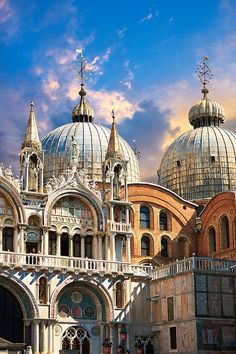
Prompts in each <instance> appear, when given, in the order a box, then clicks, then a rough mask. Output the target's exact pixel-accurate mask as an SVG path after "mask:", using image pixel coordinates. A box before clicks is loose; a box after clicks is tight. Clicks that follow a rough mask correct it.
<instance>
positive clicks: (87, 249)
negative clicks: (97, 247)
mask: <svg viewBox="0 0 236 354" xmlns="http://www.w3.org/2000/svg"><path fill="white" fill-rule="evenodd" d="M92 243H93V238H92V236H86V237H85V257H87V258H92V257H93V256H92Z"/></svg>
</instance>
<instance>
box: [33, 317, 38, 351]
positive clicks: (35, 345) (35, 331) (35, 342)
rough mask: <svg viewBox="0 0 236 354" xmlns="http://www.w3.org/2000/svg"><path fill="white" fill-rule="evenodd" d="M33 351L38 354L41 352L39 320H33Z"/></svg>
mask: <svg viewBox="0 0 236 354" xmlns="http://www.w3.org/2000/svg"><path fill="white" fill-rule="evenodd" d="M32 329H33V353H34V354H38V353H39V322H38V321H34V322H33V327H32Z"/></svg>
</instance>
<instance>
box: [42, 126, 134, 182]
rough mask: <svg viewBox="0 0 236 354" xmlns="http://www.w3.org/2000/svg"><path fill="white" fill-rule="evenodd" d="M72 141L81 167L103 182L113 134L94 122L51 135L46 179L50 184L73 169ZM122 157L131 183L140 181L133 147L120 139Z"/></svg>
mask: <svg viewBox="0 0 236 354" xmlns="http://www.w3.org/2000/svg"><path fill="white" fill-rule="evenodd" d="M72 137H73V139H74V140H75V143H77V145H78V149H79V156H78V167H79V168H81V169H84V170H85V172H86V174H87V175H88V176H89V178H91V179H93V180H95V181H102V163H103V161H104V160H105V156H106V152H107V147H108V141H109V137H110V130H109V129H107V128H105V127H103V126H101V125H99V124H95V123H93V122H85V121H78V122H74V123H70V124H66V125H63V126H61V127H58V128H56V129H54V130H53V131H52V132H50V133H49V134H48V135H47V136H46V137H45V138H44V139H43V141H42V145H43V150H44V156H45V157H44V177H45V181H47V180H48V179H49V178H50V177H52V176H58V175H59V174H60V173H62V172H63V171H64V170H65V169H66V168H67V167H68V165H69V163H70V159H71V156H72ZM119 142H120V148H121V153H122V156H123V157H124V159H125V160H128V161H129V163H128V166H127V169H128V182H137V181H139V180H140V172H139V165H138V160H137V158H136V156H135V154H134V151H133V150H132V148H131V147H130V146H129V144H128V143H127V142H126V141H125V140H124V139H122V138H121V137H120V136H119Z"/></svg>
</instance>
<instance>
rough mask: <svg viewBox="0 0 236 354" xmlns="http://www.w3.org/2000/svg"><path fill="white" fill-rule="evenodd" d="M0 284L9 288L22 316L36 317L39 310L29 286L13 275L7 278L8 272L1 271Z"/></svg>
mask: <svg viewBox="0 0 236 354" xmlns="http://www.w3.org/2000/svg"><path fill="white" fill-rule="evenodd" d="M0 284H1V285H2V286H3V287H5V288H6V289H7V290H9V291H10V292H11V293H12V294H13V295H14V296H15V297H16V299H17V300H18V302H19V304H20V306H21V309H22V312H23V316H24V318H38V317H39V310H38V306H37V303H36V301H35V298H34V296H33V294H32V293H31V291H30V290H29V288H28V287H27V286H26V285H25V284H24V283H23V282H22V281H21V280H19V279H18V278H16V277H15V276H14V275H13V276H11V279H9V278H8V273H1V275H0Z"/></svg>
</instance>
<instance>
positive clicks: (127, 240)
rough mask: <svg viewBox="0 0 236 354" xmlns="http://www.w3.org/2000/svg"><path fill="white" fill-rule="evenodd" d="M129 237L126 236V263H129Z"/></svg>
mask: <svg viewBox="0 0 236 354" xmlns="http://www.w3.org/2000/svg"><path fill="white" fill-rule="evenodd" d="M130 239H131V235H126V262H131V242H130V241H131V240H130Z"/></svg>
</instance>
